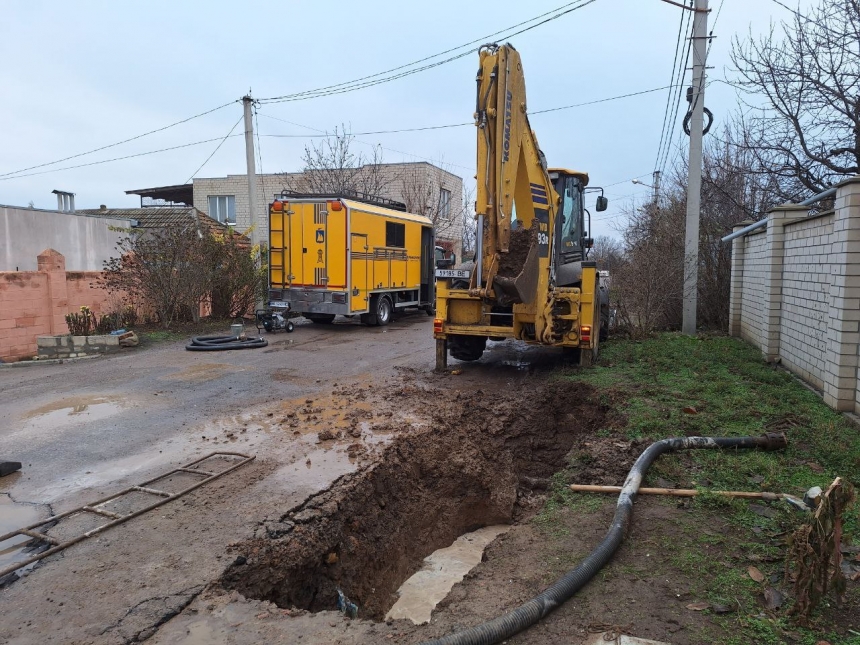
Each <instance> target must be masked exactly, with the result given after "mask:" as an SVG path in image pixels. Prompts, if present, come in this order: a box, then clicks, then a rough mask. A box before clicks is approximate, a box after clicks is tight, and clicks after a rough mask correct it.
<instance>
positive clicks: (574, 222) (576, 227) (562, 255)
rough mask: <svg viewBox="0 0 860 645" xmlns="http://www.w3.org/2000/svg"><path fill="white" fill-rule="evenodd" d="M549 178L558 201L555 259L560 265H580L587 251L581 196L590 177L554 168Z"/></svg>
mask: <svg viewBox="0 0 860 645" xmlns="http://www.w3.org/2000/svg"><path fill="white" fill-rule="evenodd" d="M549 178H550V181H552V185H553V188H554V189H555V192H556V193H557V194H558V197H559V204H558V216H557V221H556V227H557V230H556V235H555V239H556V248H555V252H556V258H557V262H558V264H568V263H570V262H581V261H582V260H583V257H584V251H585V249H586V248H589V247H588V235H587V234H588V231H587V230H586V228H585V209H584V208H583V205H582V195H583V191H584V190H585V187H586V186H587V185H588V175H587V174H585V173H583V172H576V171H574V170H565V169H563V168H551V169H550V170H549Z"/></svg>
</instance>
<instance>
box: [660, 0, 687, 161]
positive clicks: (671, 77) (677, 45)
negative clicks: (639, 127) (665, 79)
mask: <svg viewBox="0 0 860 645" xmlns="http://www.w3.org/2000/svg"><path fill="white" fill-rule="evenodd" d="M683 27H684V14H683V13H682V14H681V19H680V20H679V21H678V36H677V37H676V40H675V56H674V58H673V59H672V73H671V74H670V75H669V83H670V87H672V86H673V85H674V84H675V72H676V70H677V66H678V52H679V51H680V50H681V42H682V40H681V33H682V30H683ZM671 104H672V90H671V89H670V90H669V91H668V92H667V93H666V107H665V109H664V111H663V126H662V127H661V128H660V143H658V144H657V159H656V160H655V162H654V167H655V168H656V167H657V164H658V162H659V161H660V152H661V151H662V150H663V138H664V137H665V134H666V121H667V120H668V118H669V106H670V105H671Z"/></svg>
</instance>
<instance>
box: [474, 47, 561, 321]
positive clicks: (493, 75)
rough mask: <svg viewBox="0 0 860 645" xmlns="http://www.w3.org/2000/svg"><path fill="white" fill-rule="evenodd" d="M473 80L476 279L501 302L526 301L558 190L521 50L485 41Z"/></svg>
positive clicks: (543, 257)
mask: <svg viewBox="0 0 860 645" xmlns="http://www.w3.org/2000/svg"><path fill="white" fill-rule="evenodd" d="M477 85H478V88H477V109H476V112H475V122H476V125H477V128H478V173H477V180H478V185H477V200H476V214H477V215H478V217H479V218H482V220H483V221H484V222H486V224H485V231H486V233H485V235H484V236H483V239H482V249H481V254H480V255H481V256H482V257H481V263H482V267H481V271H480V272H476V274H475V276H474V280H473V282H474V285H473V286H474V288H476V289H479V290H480V289H482V288H483V291H484V293H483V295H485V296H489V297H491V298H495V299H498V300H500V301H501V302H502V303H503V304H512V303H514V302H518V303H525V302H529V301H531V300H533V299H534V296H535V293H536V290H537V288H538V280H539V272H540V265H541V264H546V263H548V261H549V257H550V252H549V249H550V239H551V237H552V231H551V230H550V226H549V222H550V220H551V219H553V218H554V213H555V209H556V208H557V203H558V195H557V194H556V192H555V190H554V189H553V186H552V183H551V182H550V179H549V176H548V174H547V170H546V163H545V161H544V160H543V155H542V153H541V152H540V148H539V147H538V142H537V137H536V136H535V134H534V132H533V131H532V129H531V126H530V125H529V120H528V114H527V105H526V88H525V77H524V76H523V68H522V63H521V61H520V55H519V53H518V52H517V51H516V50H515V49H514V48H513V47H512V46H510V45H504V46H501V47H499V46H497V45H486V46H484V47H482V48H481V50H480V68H479V70H478V76H477ZM512 229H513V231H512ZM479 274H480V275H479ZM479 278H480V282H482V283H483V284H478V281H479Z"/></svg>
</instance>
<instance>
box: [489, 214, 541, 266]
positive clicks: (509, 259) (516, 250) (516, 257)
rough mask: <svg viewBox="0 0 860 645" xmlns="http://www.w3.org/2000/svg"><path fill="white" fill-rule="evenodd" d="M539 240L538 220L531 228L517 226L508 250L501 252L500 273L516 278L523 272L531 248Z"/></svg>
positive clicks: (512, 233)
mask: <svg viewBox="0 0 860 645" xmlns="http://www.w3.org/2000/svg"><path fill="white" fill-rule="evenodd" d="M536 242H537V220H535V222H534V224H533V225H532V227H531V228H522V227H520V228H516V229H513V230H512V231H511V239H510V243H509V244H508V252H507V253H502V254H501V259H500V260H499V270H498V272H497V273H498V275H500V276H502V277H505V278H515V277H517V276H518V275H519V274H520V273H522V270H523V266H524V265H525V263H526V258H527V257H528V254H529V249H531V247H532V245H533V244H535V243H536Z"/></svg>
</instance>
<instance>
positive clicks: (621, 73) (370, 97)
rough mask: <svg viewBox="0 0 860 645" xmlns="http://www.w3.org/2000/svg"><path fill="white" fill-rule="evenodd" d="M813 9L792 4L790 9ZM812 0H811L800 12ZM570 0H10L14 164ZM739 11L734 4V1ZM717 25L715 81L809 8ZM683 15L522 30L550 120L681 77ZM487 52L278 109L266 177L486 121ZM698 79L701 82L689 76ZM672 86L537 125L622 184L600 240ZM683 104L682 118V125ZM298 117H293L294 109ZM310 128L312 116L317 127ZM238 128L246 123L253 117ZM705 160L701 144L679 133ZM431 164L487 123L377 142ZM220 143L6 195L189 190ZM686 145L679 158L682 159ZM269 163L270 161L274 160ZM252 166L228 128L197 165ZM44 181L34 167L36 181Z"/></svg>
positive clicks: (649, 164) (1, 80)
mask: <svg viewBox="0 0 860 645" xmlns="http://www.w3.org/2000/svg"><path fill="white" fill-rule="evenodd" d="M787 1H788V2H789V4H791V5H792V6H794V2H792V0H787ZM812 2H813V0H801V2H800V4H799V5H798V6H799V7H800V9H801V10H804V9H805V8H807V7H808V6H809V5H810V4H811V3H812ZM563 4H566V3H565V2H564V0H533V1H532V2H528V3H525V2H512V1H509V0H495V1H493V2H486V1H484V2H472V1H469V0H465V1H464V0H456V1H455V0H435V1H434V2H432V3H423V2H414V3H413V2H390V1H389V2H384V1H381V0H363V1H362V2H354V1H350V2H346V1H340V2H327V1H325V0H318V1H317V2H283V1H282V2H262V1H250V0H245V1H243V2H241V3H239V2H226V1H220V0H208V1H207V2H206V3H203V2H198V3H190V2H176V1H175V0H174V1H170V2H168V1H162V0H148V1H147V2H135V3H132V2H109V1H107V0H105V1H103V2H94V1H87V0H76V1H75V2H60V1H59V0H56V1H52V2H49V1H40V0H26V1H15V0H5V1H4V2H3V4H2V8H0V24H2V25H3V26H2V38H0V60H2V61H3V64H2V65H0V88H2V90H0V92H2V96H3V101H0V124H2V126H0V175H2V174H4V173H9V172H12V171H16V170H20V169H23V168H26V167H29V166H35V165H37V164H43V163H46V162H51V161H54V160H58V159H61V158H63V157H68V156H71V155H75V154H77V153H81V152H85V151H88V150H91V149H93V148H97V147H100V146H104V145H108V144H111V143H114V142H116V141H120V140H122V139H126V138H129V137H132V136H135V135H138V134H141V133H144V132H147V131H149V130H153V129H156V128H159V127H163V126H166V125H168V124H171V123H173V122H175V121H178V120H181V119H184V118H186V117H189V116H193V115H195V114H199V113H201V112H205V111H207V110H209V109H212V108H215V107H217V106H219V105H222V104H225V103H228V102H230V101H233V100H236V99H238V98H240V97H241V96H242V95H243V94H245V93H247V92H248V90H249V89H250V90H251V92H252V94H253V96H254V97H255V98H257V97H258V98H264V97H273V96H280V95H284V94H287V93H292V92H297V91H301V90H307V89H313V88H317V87H321V86H326V85H331V84H333V83H338V82H342V81H347V80H350V79H353V78H358V77H362V76H366V75H368V74H373V73H375V72H380V71H383V70H387V69H389V68H392V67H395V66H397V65H400V64H403V63H408V62H411V61H413V60H416V59H419V58H423V57H424V56H429V55H431V54H435V53H437V52H440V51H442V50H445V49H448V48H450V47H454V46H457V45H460V44H463V43H465V42H468V41H471V40H474V39H478V38H481V37H482V36H484V35H486V34H490V33H493V32H495V31H498V30H501V29H504V28H506V27H509V26H511V25H514V24H516V23H519V22H522V21H524V20H527V19H529V18H532V17H534V16H537V15H538V14H542V13H545V12H547V11H550V10H552V9H554V8H556V7H559V6H561V5H563ZM721 4H722V5H723V6H722V8H721V10H720V7H721ZM711 6H712V9H713V11H712V12H711V14H710V17H709V23H710V25H713V23H714V19H715V18H717V13H718V10H719V17H718V20H717V22H716V27H715V30H714V35H715V36H716V37H717V38H716V39H715V40H714V42H713V47H712V50H711V54H710V58H709V64H710V65H712V66H713V67H714V69H711V70H709V72H708V74H709V81H714V80H716V79H723V78H726V77H727V76H728V77H729V78H730V77H731V70H729V69H728V66H729V64H730V63H729V51H730V47H731V41H732V38H733V37H734V36H736V35H739V36H741V37H746V36H747V34H748V33H749V32H750V31H751V32H752V33H753V34H760V33H762V32H764V31H766V30H768V29H769V25H770V23H771V21H779V20H782V19H785V18H788V17H790V14H789V13H788V11H786V10H785V9H783V8H781V7H779V6H778V5H777V4H775V3H774V2H773V1H772V0H723V2H721V1H720V0H712V2H711ZM682 12H683V10H682V9H679V8H678V7H675V6H672V5H670V4H667V3H664V2H661V0H614V1H613V0H596V1H595V2H593V3H592V4H590V5H589V6H587V7H584V8H582V9H580V10H577V11H574V12H572V13H569V14H567V15H565V16H563V17H561V18H559V19H557V20H554V21H552V22H549V23H547V24H544V25H542V26H540V27H537V28H535V29H533V30H531V31H528V32H526V33H524V34H521V35H518V36H515V37H514V38H512V39H511V42H512V44H513V45H514V46H515V47H516V48H517V49H518V50H519V52H520V54H521V56H522V60H523V66H524V72H525V77H526V85H527V90H528V106H529V110H530V111H531V112H535V111H538V110H543V109H548V108H554V107H559V106H565V105H570V104H574V103H583V102H587V101H592V100H598V99H602V98H607V97H612V96H617V95H621V94H627V93H632V92H639V91H643V90H649V89H652V88H658V87H662V86H666V85H668V84H669V83H670V72H671V70H672V60H673V55H674V52H675V45H676V37H677V34H678V27H679V21H680V15H681V13H682ZM477 62H478V59H477V54H470V55H468V56H466V57H464V58H460V59H458V60H456V61H453V62H451V63H448V64H445V65H441V66H439V67H436V68H434V69H431V70H429V71H426V72H423V73H419V74H415V75H412V76H408V77H406V78H403V79H400V80H395V81H392V82H390V83H385V84H380V85H377V86H374V87H370V88H367V89H363V90H360V91H355V92H351V93H346V94H341V95H336V96H327V97H323V98H316V99H313V100H304V101H296V102H285V103H277V104H263V105H261V106H260V108H259V118H258V123H259V133H260V134H261V135H262V136H261V139H260V142H261V146H260V148H261V149H260V156H261V159H262V164H261V165H262V171H263V172H267V173H271V172H284V171H295V170H299V169H300V168H301V161H300V158H301V153H302V149H303V146H304V145H306V144H307V143H308V141H310V140H309V139H305V138H299V137H290V138H278V137H273V136H271V135H285V134H288V135H308V134H313V133H314V132H316V131H319V130H323V131H325V130H331V129H333V128H334V127H335V126H339V125H340V124H346V125H347V127H349V128H351V129H352V131H353V132H368V131H376V130H392V129H401V128H412V127H422V126H432V125H444V124H453V123H464V122H469V121H471V119H472V114H473V112H474V105H475V96H474V92H475V72H476V70H477ZM686 78H687V82H689V73H688V74H687V77H686ZM667 92H668V90H663V91H660V92H652V93H648V94H643V95H641V96H636V97H632V98H627V99H622V100H617V101H612V102H606V103H601V104H597V105H593V106H586V107H579V108H573V109H569V110H561V111H557V112H552V113H549V114H542V115H541V114H537V115H534V116H532V117H531V124H532V127H533V129H534V130H535V132H536V133H537V136H538V139H539V142H540V144H541V147H542V148H543V150H544V152H545V153H546V155H547V158H548V160H549V164H550V166H563V167H568V168H576V169H581V170H585V171H587V172H588V173H589V174H590V176H591V184H592V185H602V186H608V187H607V189H606V192H607V195H608V196H609V197H610V209H609V211H607V212H606V213H603V214H600V215H599V216H598V215H597V214H596V213H595V218H596V219H597V221H595V224H594V231H593V233H594V234H595V235H600V234H613V226H617V225H618V222H619V220H620V210H619V207H620V206H622V205H623V204H630V202H631V200H634V199H638V200H642V199H645V198H647V196H648V195H649V192H650V189H649V188H644V187H642V186H636V185H633V184H632V183H631V181H630V180H631V179H632V178H635V177H640V178H641V179H642V181H644V182H647V183H650V180H651V172H652V171H653V170H654V167H655V158H656V155H657V146H658V142H659V140H660V129H661V125H662V123H663V116H664V110H665V106H666V100H667ZM705 103H706V105H707V107H708V108H710V109H711V110H712V111H713V112H714V114H715V116H716V119H717V123H718V124H719V121H720V119H722V118H724V117H725V116H726V114H727V113H728V112H729V111H730V110H731V109H732V108H733V107H734V105H735V104H736V97H735V93H734V90H733V89H732V88H731V87H729V86H727V85H725V84H722V83H711V84H710V85H709V86H708V88H707V98H706V101H705ZM684 105H685V103H682V108H681V114H680V115H679V119H678V124H677V125H676V126H675V127H674V128H673V135H674V134H676V133H677V131H678V127H680V118H681V116H683V112H684ZM241 115H242V107H241V104H240V103H235V104H232V105H230V106H228V107H225V108H223V109H221V110H218V111H216V112H213V113H212V114H209V115H207V116H205V117H202V118H199V119H194V120H192V121H190V122H188V123H186V124H183V125H179V126H177V127H174V128H170V129H168V130H166V131H164V132H161V133H158V134H155V135H152V136H147V137H144V138H141V139H138V140H136V141H133V142H130V143H126V144H123V145H121V146H117V147H113V148H110V149H109V150H104V151H102V152H98V153H95V154H92V155H87V156H83V157H78V158H75V159H70V160H69V161H67V162H64V163H61V164H57V165H55V166H47V167H45V168H37V169H34V170H32V171H29V172H31V173H36V172H41V171H44V170H51V169H55V168H64V167H66V166H72V165H78V164H82V163H88V162H93V161H100V160H103V159H112V158H115V157H121V156H125V155H132V154H136V153H140V152H147V151H151V150H157V149H161V148H167V147H172V146H179V145H184V144H189V143H195V142H199V141H201V140H206V139H215V138H220V137H223V136H224V135H226V134H227V133H228V132H229V131H230V129H231V128H232V127H233V126H234V125H235V124H236V123H237V121H238V120H239V119H240V117H241ZM277 119H282V120H287V121H291V122H293V123H294V124H297V125H292V124H290V123H285V122H284V121H282V120H277ZM302 126H304V127H302ZM233 132H234V133H241V132H242V125H241V124H239V125H238V126H237V127H236V129H235V130H234V131H233ZM675 141H676V143H679V144H680V145H681V146H682V147H683V154H684V155H686V146H687V141H688V140H687V137H686V136H683V135H681V137H680V138H679V137H675ZM374 144H377V145H381V146H382V147H383V155H384V160H385V161H389V162H397V161H420V160H430V161H434V162H436V163H440V162H444V164H445V165H446V166H447V167H448V168H449V169H450V170H451V171H452V172H456V173H457V174H460V175H462V176H463V177H465V178H467V180H470V179H471V177H472V176H473V175H474V172H475V171H474V168H475V159H474V156H475V129H474V127H473V126H466V127H459V128H449V129H442V130H434V131H427V132H411V133H401V134H387V135H369V136H361V137H358V141H357V142H356V143H355V144H354V148H355V151H356V152H364V153H369V152H370V151H371V146H372V145H374ZM217 145H218V142H217V141H214V142H210V143H204V144H201V145H194V146H189V147H186V148H182V149H179V150H173V151H168V152H162V153H159V154H153V155H148V156H142V157H138V158H135V159H128V160H124V161H116V162H112V163H106V164H101V165H93V166H89V167H85V168H79V169H74V170H62V171H59V172H52V173H49V174H37V175H32V176H28V177H20V178H12V179H5V178H0V204H6V205H17V206H26V205H27V204H28V203H29V202H30V201H32V202H33V203H34V204H35V206H36V207H37V208H54V207H55V206H56V198H55V197H54V196H53V195H52V194H51V191H52V190H53V189H59V190H67V191H71V192H74V193H76V194H77V197H76V201H77V206H78V207H79V208H96V207H98V205H99V204H107V205H109V206H112V207H123V206H136V205H138V203H139V200H138V198H137V197H135V196H129V195H126V194H125V192H124V191H126V190H129V189H136V188H145V187H152V186H162V185H171V184H181V183H184V182H186V180H188V179H189V178H190V177H191V176H192V174H193V173H194V172H195V171H196V170H197V169H198V167H199V166H200V165H201V164H202V163H203V162H204V161H205V160H206V158H207V157H208V156H209V155H210V154H211V153H212V152H213V150H214V149H215V147H216V146H217ZM677 152H678V148H677V145H676V147H675V148H674V150H673V155H674V154H677ZM260 170H261V168H258V171H260ZM244 172H245V154H244V142H243V139H242V137H241V136H235V137H232V138H229V139H227V140H226V141H225V142H224V144H223V146H222V147H221V148H220V149H219V150H218V152H217V153H216V154H215V155H214V156H213V157H212V158H211V160H209V162H208V163H207V164H206V166H205V167H204V168H203V169H202V170H201V171H200V173H199V175H198V176H201V177H212V176H223V175H226V174H228V173H229V174H237V173H244ZM24 174H27V173H24Z"/></svg>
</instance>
